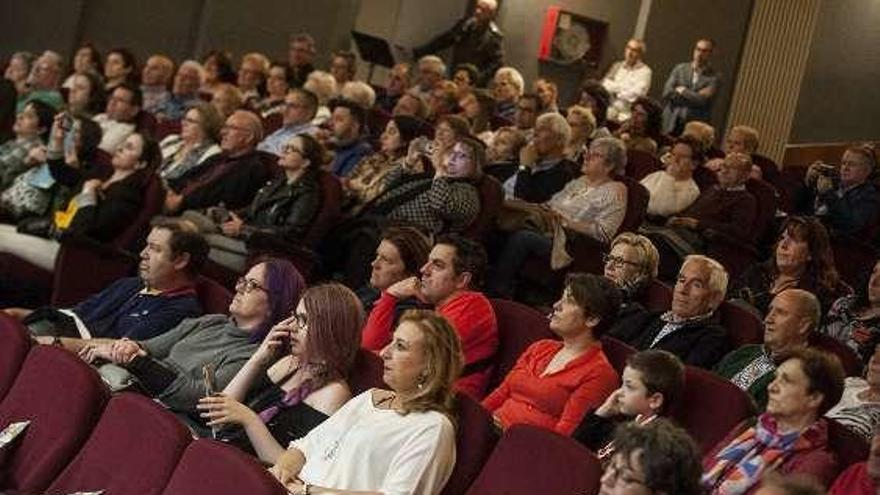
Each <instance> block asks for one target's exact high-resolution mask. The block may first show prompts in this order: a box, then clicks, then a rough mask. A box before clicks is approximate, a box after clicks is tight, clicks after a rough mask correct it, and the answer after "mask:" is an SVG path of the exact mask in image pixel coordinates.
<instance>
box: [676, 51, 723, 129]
mask: <svg viewBox="0 0 880 495" xmlns="http://www.w3.org/2000/svg"><path fill="white" fill-rule="evenodd" d="M714 49H715V42H714V41H712V40H710V39H701V40H698V41H697V44H696V46H694V54H693V59H692V60H691V61H690V62H684V63H681V64H678V65H676V66H675V68H674V69H672V72H671V73H670V74H669V79H667V80H666V84H665V85H664V86H663V101H664V102H665V107H664V108H663V132H664V133H666V134H671V135H675V136H677V135H679V134H680V133H681V131H682V130H683V129H684V125H685V124H687V123H688V122H690V121H692V120H700V121H703V122H708V121H710V120H711V119H712V103H713V102H714V101H715V97H716V96H717V94H718V88H719V87H720V86H721V74H720V73H718V71H716V70H715V69H714V68H713V67H712V66H711V65H710V63H709V61H710V59H711V57H712V51H713V50H714Z"/></svg>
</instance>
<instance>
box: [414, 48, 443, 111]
mask: <svg viewBox="0 0 880 495" xmlns="http://www.w3.org/2000/svg"><path fill="white" fill-rule="evenodd" d="M416 70H417V71H418V72H417V75H416V81H415V84H414V85H413V87H412V89H410V92H411V93H413V94H414V95H417V96H419V97H421V98H422V99H424V100H425V102H427V101H428V99H429V98H430V97H431V91H433V90H434V86H436V85H437V83H439V82H440V81H443V78H444V77H445V76H446V64H444V63H443V60H442V59H441V58H440V57H438V56H436V55H425V56H423V57H420V58H419V60H418V62H417V63H416Z"/></svg>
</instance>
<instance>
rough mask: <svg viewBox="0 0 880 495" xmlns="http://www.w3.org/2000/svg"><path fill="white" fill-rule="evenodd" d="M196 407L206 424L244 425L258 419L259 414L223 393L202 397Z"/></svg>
mask: <svg viewBox="0 0 880 495" xmlns="http://www.w3.org/2000/svg"><path fill="white" fill-rule="evenodd" d="M196 409H197V410H198V411H199V412H200V414H199V416H201V417H202V418H204V419H206V420H208V422H207V423H206V424H207V425H208V426H221V425H226V424H236V425H246V424H248V423H250V422H253V421H260V416H259V415H258V414H257V413H255V412H254V411H253V410H252V409H250V408H249V407H247V406H246V405H244V404H242V403H241V402H238V401H237V400H235V399H232V398H230V397H227V396H225V395H212V396H209V397H202V398H201V399H199V403H198V404H196Z"/></svg>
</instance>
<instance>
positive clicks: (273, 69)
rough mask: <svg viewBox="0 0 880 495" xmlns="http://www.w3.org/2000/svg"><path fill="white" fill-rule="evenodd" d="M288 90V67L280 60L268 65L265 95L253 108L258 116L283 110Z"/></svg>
mask: <svg viewBox="0 0 880 495" xmlns="http://www.w3.org/2000/svg"><path fill="white" fill-rule="evenodd" d="M289 90H290V69H288V68H287V66H286V65H284V64H283V63H280V62H273V63H272V64H270V65H269V72H268V73H267V75H266V97H265V98H263V99H262V100H260V101H259V102H258V103H257V104H256V107H255V110H256V111H258V112H259V113H260V117H262V118H264V119H265V118H267V117H269V116H270V115H274V114H276V113H281V112H282V111H284V103H285V102H284V97H285V96H287V92H288V91H289Z"/></svg>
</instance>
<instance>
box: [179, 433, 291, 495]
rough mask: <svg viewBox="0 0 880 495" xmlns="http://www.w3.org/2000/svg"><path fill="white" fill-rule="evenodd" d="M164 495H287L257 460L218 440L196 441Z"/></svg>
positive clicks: (184, 455) (182, 459)
mask: <svg viewBox="0 0 880 495" xmlns="http://www.w3.org/2000/svg"><path fill="white" fill-rule="evenodd" d="M162 493H163V494H164V495H244V494H247V495H286V494H287V490H285V489H284V487H283V486H281V484H280V483H278V482H277V481H276V480H275V478H273V477H272V475H271V474H269V471H268V470H267V469H266V468H265V467H263V466H262V465H260V463H259V462H257V460H256V459H255V458H253V457H251V456H248V455H247V454H244V453H242V452H241V451H239V450H238V449H236V448H235V447H231V446H229V445H226V444H223V443H220V442H215V441H214V440H196V441H194V442H192V443H191V444H190V445H189V447H187V449H186V451H185V452H184V453H183V458H181V459H180V463H179V464H178V465H177V469H175V470H174V474H173V475H172V476H171V481H169V482H168V486H166V487H165V490H164V491H162Z"/></svg>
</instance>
